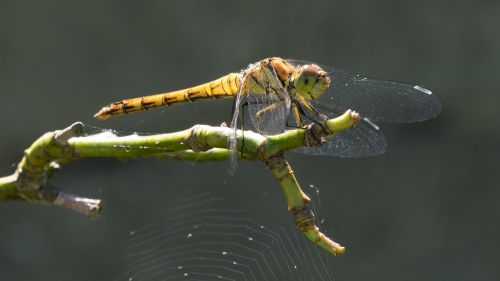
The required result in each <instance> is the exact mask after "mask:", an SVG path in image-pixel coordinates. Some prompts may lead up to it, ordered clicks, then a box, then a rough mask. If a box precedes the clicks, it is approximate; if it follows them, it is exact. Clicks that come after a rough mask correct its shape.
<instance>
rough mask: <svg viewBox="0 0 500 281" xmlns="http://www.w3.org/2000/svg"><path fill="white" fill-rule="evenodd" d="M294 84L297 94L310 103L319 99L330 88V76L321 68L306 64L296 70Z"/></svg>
mask: <svg viewBox="0 0 500 281" xmlns="http://www.w3.org/2000/svg"><path fill="white" fill-rule="evenodd" d="M292 83H293V87H294V88H295V91H296V93H297V94H298V95H300V96H301V97H303V98H304V99H306V100H309V101H310V100H315V99H317V98H319V97H320V96H321V95H322V94H323V93H324V92H325V90H326V89H327V88H328V86H330V76H329V75H328V73H327V72H326V71H324V70H323V69H322V68H321V67H320V66H318V65H316V64H306V65H302V66H299V67H297V68H296V69H295V71H294V73H293V74H292Z"/></svg>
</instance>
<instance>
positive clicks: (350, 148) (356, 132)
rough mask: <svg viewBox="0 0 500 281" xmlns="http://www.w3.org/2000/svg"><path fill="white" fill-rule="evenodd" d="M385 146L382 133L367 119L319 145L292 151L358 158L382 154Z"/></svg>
mask: <svg viewBox="0 0 500 281" xmlns="http://www.w3.org/2000/svg"><path fill="white" fill-rule="evenodd" d="M386 148H387V143H386V141H385V138H384V135H383V134H382V132H381V131H380V130H379V128H378V126H377V125H375V124H374V123H373V122H371V121H370V120H369V119H366V118H365V119H363V120H361V121H360V122H359V123H358V124H356V125H355V126H354V127H352V128H349V129H346V130H344V131H341V132H339V133H337V134H335V135H334V136H333V137H332V138H331V139H329V140H328V142H327V143H325V144H323V145H322V146H320V147H300V148H297V149H295V150H293V151H295V152H299V153H304V154H311V155H329V156H337V157H345V158H359V157H366V156H374V155H378V154H382V153H384V152H385V150H386Z"/></svg>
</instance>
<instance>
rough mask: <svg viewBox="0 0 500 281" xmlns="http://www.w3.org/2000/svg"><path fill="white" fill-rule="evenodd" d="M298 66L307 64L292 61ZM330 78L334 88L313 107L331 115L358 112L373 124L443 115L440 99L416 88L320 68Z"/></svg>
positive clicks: (408, 121)
mask: <svg viewBox="0 0 500 281" xmlns="http://www.w3.org/2000/svg"><path fill="white" fill-rule="evenodd" d="M291 63H293V64H295V65H303V64H307V63H308V62H302V61H291ZM321 67H322V68H323V69H324V70H325V71H327V72H328V73H329V74H330V79H331V84H330V87H329V88H328V89H327V91H326V92H325V93H324V94H323V95H322V96H321V97H320V98H318V99H317V100H315V101H313V104H315V105H317V104H321V105H323V106H325V107H328V108H330V111H331V112H344V111H346V110H347V109H352V110H355V111H357V112H358V113H359V114H360V115H361V116H362V117H367V118H369V119H371V120H373V121H380V122H390V123H411V122H420V121H425V120H428V119H431V118H434V117H436V116H437V115H438V114H439V112H440V111H441V104H440V102H439V100H438V98H437V97H436V96H434V95H432V92H431V91H430V90H427V89H425V88H424V87H422V86H418V85H415V84H408V83H401V82H393V81H385V80H380V79H374V78H369V77H365V76H362V75H359V74H354V73H351V72H349V71H346V70H342V69H338V68H334V67H327V66H321Z"/></svg>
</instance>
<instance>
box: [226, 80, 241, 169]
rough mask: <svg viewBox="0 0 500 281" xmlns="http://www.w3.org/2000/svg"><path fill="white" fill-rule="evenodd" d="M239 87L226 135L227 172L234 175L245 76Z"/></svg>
mask: <svg viewBox="0 0 500 281" xmlns="http://www.w3.org/2000/svg"><path fill="white" fill-rule="evenodd" d="M240 80H241V81H240V87H239V89H238V93H237V94H236V97H235V100H234V107H233V116H232V118H231V125H230V126H229V128H230V129H231V130H230V133H229V135H228V139H227V141H228V144H227V147H228V150H229V167H228V172H229V174H231V175H234V173H235V172H236V168H237V167H238V116H239V114H240V106H241V101H242V97H243V93H242V88H243V87H242V85H243V82H244V80H245V76H243V75H242V78H241V79H240Z"/></svg>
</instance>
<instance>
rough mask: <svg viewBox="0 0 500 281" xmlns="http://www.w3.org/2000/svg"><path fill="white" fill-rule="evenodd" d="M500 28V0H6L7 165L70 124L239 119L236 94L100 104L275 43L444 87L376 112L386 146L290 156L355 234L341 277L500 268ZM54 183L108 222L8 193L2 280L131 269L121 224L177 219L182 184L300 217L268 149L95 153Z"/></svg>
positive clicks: (446, 274) (241, 60) (178, 125)
mask: <svg viewBox="0 0 500 281" xmlns="http://www.w3.org/2000/svg"><path fill="white" fill-rule="evenodd" d="M499 26H500V2H498V1H448V0H445V1H430V0H423V1H400V0H383V1H364V0H357V1H313V2H306V1H275V2H272V1H244V2H243V1H228V0H224V1H223V0H217V1H192V0H187V1H2V2H0V97H1V99H0V100H1V103H2V106H1V110H0V130H1V132H2V133H1V136H2V137H1V138H0V152H1V154H0V155H1V157H0V171H1V172H2V175H7V174H9V173H11V172H12V170H13V167H12V165H13V164H15V163H16V162H17V161H18V160H19V159H20V157H21V156H22V151H23V149H24V148H26V147H28V146H29V145H30V144H31V142H32V141H33V140H35V139H36V138H37V137H38V136H40V135H41V134H43V133H44V132H46V131H50V130H54V129H59V128H64V127H65V126H67V125H69V124H71V123H72V122H74V121H83V122H85V123H86V124H88V125H91V126H97V127H100V128H113V129H118V130H122V131H138V132H144V133H150V132H170V131H176V130H179V129H184V128H187V127H189V126H191V125H193V124H197V123H204V124H211V125H218V124H220V123H221V122H223V121H226V122H227V121H229V118H230V108H231V103H230V102H224V101H221V102H207V103H202V104H190V105H185V106H177V107H174V108H170V109H169V110H166V111H165V112H163V113H161V112H160V111H149V112H145V113H139V114H135V115H130V116H127V117H123V118H116V119H112V120H109V121H105V122H104V121H103V122H99V121H97V120H93V119H92V118H91V116H92V115H93V114H94V113H95V112H96V111H97V110H98V109H99V108H100V107H101V106H103V105H105V104H107V103H109V102H112V101H116V100H120V99H122V98H124V97H134V96H140V95H144V94H148V93H154V92H159V91H167V90H174V89H178V88H182V87H185V86H189V85H193V84H195V83H198V82H204V81H208V80H209V79H213V78H216V77H219V76H220V75H222V74H226V73H228V72H231V71H238V70H239V69H241V68H244V67H245V66H246V65H247V64H248V63H251V62H254V61H257V60H259V59H261V58H264V57H268V56H281V57H285V58H296V59H303V60H308V61H315V62H319V63H321V64H325V65H332V66H337V67H341V68H344V69H349V70H352V71H357V72H360V73H363V74H367V75H369V76H373V77H379V78H385V79H391V80H398V81H408V82H416V83H419V84H422V85H425V86H426V87H427V88H429V89H431V90H432V91H433V92H434V94H435V95H437V96H438V97H439V98H440V100H441V102H442V108H443V110H442V113H441V115H440V116H439V117H438V118H437V119H435V120H432V121H430V122H426V123H422V124H412V125H401V126H399V125H398V126H395V125H391V126H382V128H383V130H384V132H385V134H386V137H387V139H388V142H389V149H388V151H387V153H386V154H384V155H382V156H378V157H374V158H366V159H356V160H352V159H351V160H349V159H347V160H346V159H337V158H329V157H313V156H306V155H299V154H294V155H290V156H289V160H290V162H291V164H292V166H293V168H294V170H295V171H296V173H297V175H298V178H299V180H300V181H301V182H302V183H303V185H304V186H307V185H309V184H313V185H315V186H318V187H319V188H320V191H321V203H322V208H321V212H322V213H321V214H320V216H321V217H323V218H325V219H327V220H329V221H330V226H331V227H332V228H333V229H330V230H331V231H333V234H334V238H335V239H336V240H337V241H339V242H341V243H343V244H345V245H346V246H347V247H348V254H347V255H345V256H342V257H337V258H335V259H334V262H333V265H332V266H333V268H332V271H333V272H334V273H335V277H336V280H497V279H496V278H498V276H500V272H499V270H498V264H499V261H500V260H499V258H498V252H499V250H500V249H499V237H500V225H499V221H498V217H499V215H500V205H499V203H498V202H499V199H500V189H499V186H500V173H499V168H498V167H499V166H498V160H499V158H500V129H499V121H500V114H499V111H498V105H499V104H500V94H499V92H498V85H499V84H498V75H499V74H500V55H499V54H500V52H499V50H500V35H499V32H498V28H499ZM51 183H52V184H53V185H55V186H57V187H59V188H62V189H64V190H66V191H68V192H72V193H76V194H80V195H86V196H90V197H100V198H102V199H104V200H105V202H106V207H107V208H106V209H105V211H104V214H103V216H102V218H101V219H99V220H97V221H90V220H88V219H87V218H85V217H82V216H80V215H78V214H75V213H72V212H70V211H68V210H64V209H60V208H49V207H44V206H39V205H30V204H26V203H18V202H9V203H5V202H4V203H1V204H0V221H1V222H2V223H1V226H0V228H1V230H0V233H1V234H0V237H1V239H0V279H1V280H113V278H115V277H116V276H118V275H120V274H121V273H123V272H125V271H126V270H127V264H126V263H125V262H124V260H123V257H124V256H125V255H126V248H127V237H126V236H127V233H128V232H129V231H130V230H131V229H135V228H137V227H140V226H141V225H147V224H149V223H151V222H154V221H158V220H161V219H164V218H165V217H168V215H169V213H168V207H169V204H170V203H171V202H172V200H174V199H175V198H178V197H181V196H183V194H184V193H185V192H186V191H189V192H191V193H194V194H196V193H197V192H204V191H210V192H212V193H213V194H215V195H216V196H222V197H225V198H228V199H229V200H231V201H233V202H234V203H236V204H237V205H238V206H239V207H240V208H242V209H245V210H247V212H248V214H249V215H250V216H251V217H252V218H254V219H256V220H258V221H261V222H263V223H266V224H269V225H276V224H281V225H285V226H287V227H288V226H290V225H291V224H292V221H291V218H290V217H289V214H288V213H287V212H286V206H285V202H284V199H283V196H282V194H281V190H280V188H279V186H278V184H277V183H276V182H275V181H274V180H273V178H272V176H271V175H270V174H269V173H268V171H266V169H265V167H264V165H263V164H262V163H259V162H251V163H249V162H243V163H240V167H239V170H238V173H237V174H236V175H235V176H229V175H228V174H227V172H226V163H222V162H221V163H198V164H195V165H193V164H192V163H185V162H175V161H170V160H161V159H160V160H158V159H154V160H153V159H145V160H144V159H143V160H134V161H127V162H123V161H118V160H114V159H86V160H83V161H79V162H77V163H74V164H72V165H70V166H68V167H66V168H64V169H63V170H62V171H61V172H60V173H58V174H57V175H56V176H55V177H54V178H53V180H52V182H51ZM307 191H308V192H311V190H309V189H308V190H307Z"/></svg>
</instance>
